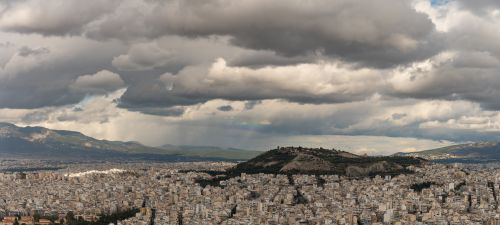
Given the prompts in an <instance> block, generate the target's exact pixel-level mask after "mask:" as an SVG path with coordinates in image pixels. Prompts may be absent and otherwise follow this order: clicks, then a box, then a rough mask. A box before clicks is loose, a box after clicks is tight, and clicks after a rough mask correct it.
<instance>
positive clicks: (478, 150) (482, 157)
mask: <svg viewBox="0 0 500 225" xmlns="http://www.w3.org/2000/svg"><path fill="white" fill-rule="evenodd" d="M395 155H398V156H416V157H422V158H425V159H428V160H434V161H438V162H465V163H467V162H471V163H481V162H498V161H500V143H499V142H477V143H468V144H459V145H452V146H448V147H443V148H437V149H431V150H425V151H419V152H408V153H401V152H400V153H396V154H395Z"/></svg>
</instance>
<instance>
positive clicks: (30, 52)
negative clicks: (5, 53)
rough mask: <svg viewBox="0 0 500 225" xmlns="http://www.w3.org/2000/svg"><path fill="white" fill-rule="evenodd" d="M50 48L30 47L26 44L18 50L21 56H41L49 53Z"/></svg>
mask: <svg viewBox="0 0 500 225" xmlns="http://www.w3.org/2000/svg"><path fill="white" fill-rule="evenodd" d="M49 53H50V50H49V49H48V48H43V47H40V48H30V47H27V46H24V47H22V48H20V49H19V50H18V54H19V56H22V57H28V56H39V55H43V54H49Z"/></svg>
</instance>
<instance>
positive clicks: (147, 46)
mask: <svg viewBox="0 0 500 225" xmlns="http://www.w3.org/2000/svg"><path fill="white" fill-rule="evenodd" d="M174 54H175V53H174V52H171V51H169V50H167V49H163V48H161V47H159V46H158V45H157V44H156V43H144V44H139V45H134V46H132V47H131V48H130V50H129V52H128V54H124V55H120V56H117V57H115V58H114V59H113V66H115V67H116V68H118V69H120V70H148V69H153V68H157V67H162V66H165V65H166V64H167V63H168V62H169V61H170V60H172V59H173V58H174Z"/></svg>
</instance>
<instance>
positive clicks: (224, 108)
mask: <svg viewBox="0 0 500 225" xmlns="http://www.w3.org/2000/svg"><path fill="white" fill-rule="evenodd" d="M217 109H218V110H219V111H222V112H229V111H233V107H232V106H231V105H223V106H219V107H218V108H217Z"/></svg>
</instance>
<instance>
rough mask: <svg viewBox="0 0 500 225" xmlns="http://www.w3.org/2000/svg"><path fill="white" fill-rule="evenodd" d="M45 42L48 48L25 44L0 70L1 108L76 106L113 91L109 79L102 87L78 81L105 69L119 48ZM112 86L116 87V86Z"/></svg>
mask: <svg viewBox="0 0 500 225" xmlns="http://www.w3.org/2000/svg"><path fill="white" fill-rule="evenodd" d="M40 39H41V38H40V37H37V38H33V41H34V42H36V43H38V42H40ZM43 40H45V41H44V45H45V46H47V47H32V46H28V45H25V44H23V45H21V46H25V47H22V48H20V49H18V51H17V52H14V53H13V54H11V55H10V56H8V57H7V58H8V59H7V62H6V64H5V65H4V66H3V67H0V108H22V109H34V108H40V107H47V106H60V105H67V104H74V103H78V102H79V101H81V100H82V99H83V98H84V97H85V96H86V95H88V94H93V93H95V92H96V91H98V89H101V88H110V86H109V85H108V86H107V84H105V82H103V81H109V79H100V80H99V79H98V81H97V83H99V84H96V82H94V83H92V82H89V81H91V80H92V79H84V80H83V81H82V80H81V79H80V81H79V82H77V83H75V81H78V77H79V76H82V75H85V74H94V73H96V72H98V71H99V70H100V69H99V68H106V66H107V64H109V63H110V60H111V58H112V56H113V55H115V54H116V52H117V49H120V46H119V45H116V44H112V43H96V42H92V41H86V40H82V39H73V38H61V39H59V38H48V39H43ZM49 49H50V50H49ZM96 78H99V77H96ZM101 78H102V77H101ZM104 78H106V77H104ZM94 81H96V80H94ZM111 81H113V80H111ZM101 82H103V83H102V84H101ZM103 85H104V86H103ZM111 85H112V86H111V87H113V88H115V87H117V85H116V82H115V83H113V84H111ZM74 88H77V89H78V91H75V89H74ZM84 89H85V90H84ZM106 90H109V89H106ZM101 93H102V92H101Z"/></svg>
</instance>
